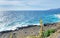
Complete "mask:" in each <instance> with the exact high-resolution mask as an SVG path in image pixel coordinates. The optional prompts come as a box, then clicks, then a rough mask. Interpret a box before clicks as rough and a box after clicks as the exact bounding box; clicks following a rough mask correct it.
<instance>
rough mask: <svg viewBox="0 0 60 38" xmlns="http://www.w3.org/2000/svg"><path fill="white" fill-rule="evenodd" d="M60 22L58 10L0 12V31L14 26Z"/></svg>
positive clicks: (12, 28) (11, 28) (14, 27)
mask: <svg viewBox="0 0 60 38" xmlns="http://www.w3.org/2000/svg"><path fill="white" fill-rule="evenodd" d="M40 19H42V20H43V23H56V22H60V11H4V12H0V31H5V30H14V29H16V27H23V26H28V25H34V24H37V25H39V20H40Z"/></svg>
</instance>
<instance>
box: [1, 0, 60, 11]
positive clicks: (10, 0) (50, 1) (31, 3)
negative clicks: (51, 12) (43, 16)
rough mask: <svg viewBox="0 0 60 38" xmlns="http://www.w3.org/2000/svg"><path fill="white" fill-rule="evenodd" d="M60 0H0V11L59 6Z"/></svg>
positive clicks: (44, 8)
mask: <svg viewBox="0 0 60 38" xmlns="http://www.w3.org/2000/svg"><path fill="white" fill-rule="evenodd" d="M59 4H60V0H0V11H5V10H6V11H7V10H48V9H56V8H60V5H59Z"/></svg>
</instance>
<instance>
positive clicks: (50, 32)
mask: <svg viewBox="0 0 60 38" xmlns="http://www.w3.org/2000/svg"><path fill="white" fill-rule="evenodd" d="M54 32H55V29H49V30H46V31H45V32H44V37H48V36H50V35H51V34H52V33H54Z"/></svg>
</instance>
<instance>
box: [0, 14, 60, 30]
mask: <svg viewBox="0 0 60 38" xmlns="http://www.w3.org/2000/svg"><path fill="white" fill-rule="evenodd" d="M34 19H36V18H35V17H34V18H31V19H28V20H27V21H25V22H22V23H20V22H19V21H18V22H13V23H11V24H8V26H3V27H2V26H1V28H0V31H6V30H15V29H16V28H17V27H25V26H28V25H39V24H40V23H39V20H34ZM38 19H39V18H38ZM32 20H34V21H33V22H31V23H30V21H32ZM42 20H43V23H56V22H60V14H53V15H44V18H42ZM35 21H36V23H34V22H35ZM37 21H38V22H37Z"/></svg>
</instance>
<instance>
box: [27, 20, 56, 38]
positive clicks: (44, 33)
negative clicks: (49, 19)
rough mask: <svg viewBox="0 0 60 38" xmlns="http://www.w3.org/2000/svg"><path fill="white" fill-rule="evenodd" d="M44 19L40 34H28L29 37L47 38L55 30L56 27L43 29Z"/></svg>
mask: <svg viewBox="0 0 60 38" xmlns="http://www.w3.org/2000/svg"><path fill="white" fill-rule="evenodd" d="M43 27H44V26H43V21H42V20H40V31H39V34H38V36H28V37H27V38H46V37H48V36H50V35H51V34H52V33H54V32H55V29H48V30H46V31H44V30H43Z"/></svg>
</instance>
